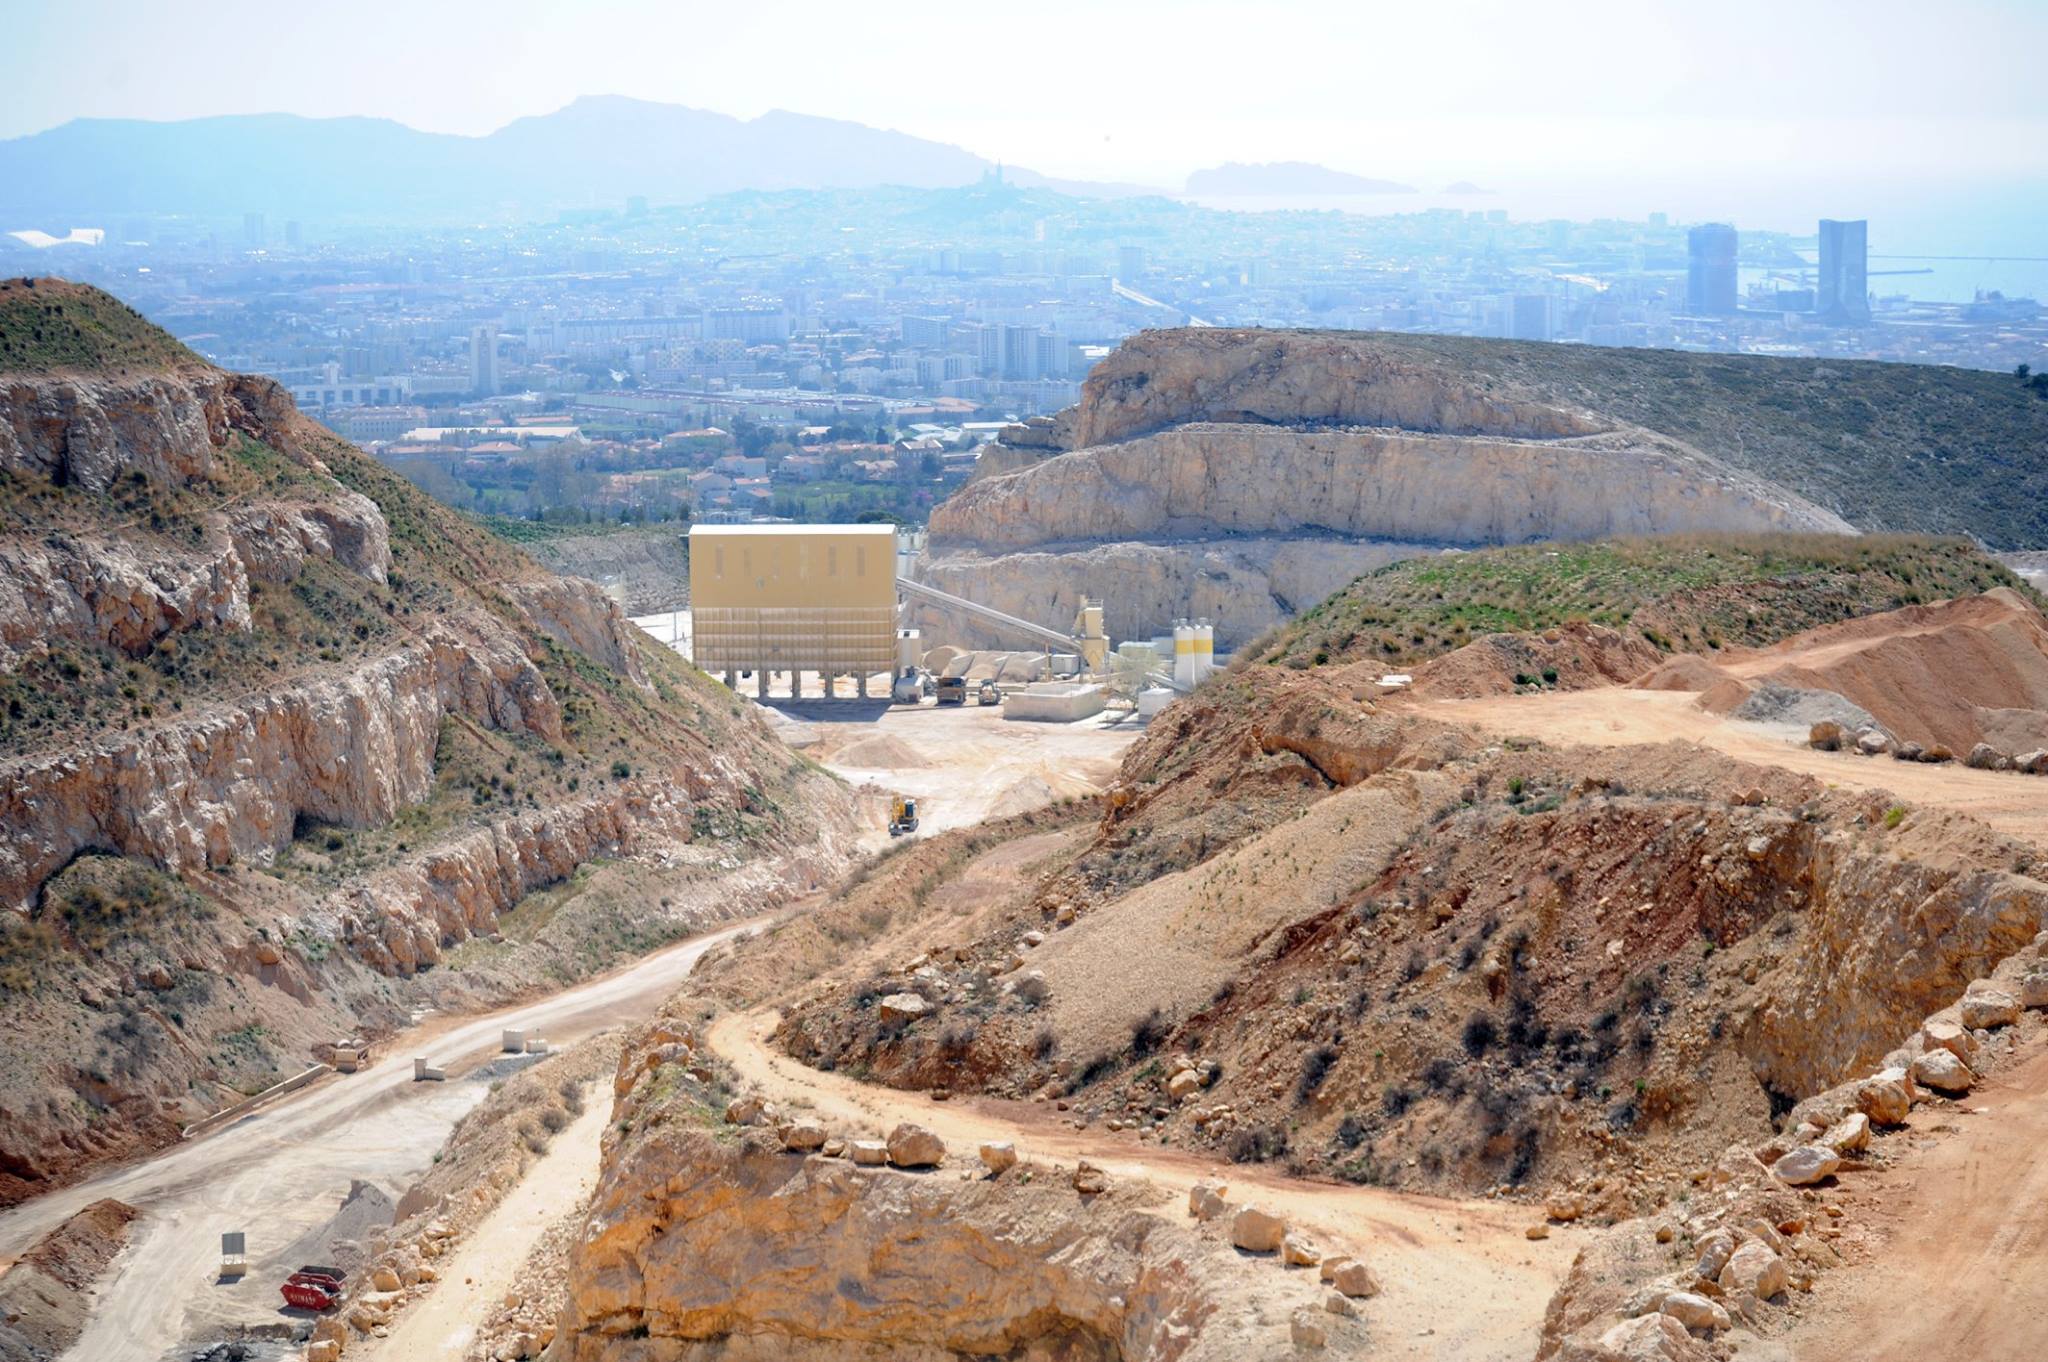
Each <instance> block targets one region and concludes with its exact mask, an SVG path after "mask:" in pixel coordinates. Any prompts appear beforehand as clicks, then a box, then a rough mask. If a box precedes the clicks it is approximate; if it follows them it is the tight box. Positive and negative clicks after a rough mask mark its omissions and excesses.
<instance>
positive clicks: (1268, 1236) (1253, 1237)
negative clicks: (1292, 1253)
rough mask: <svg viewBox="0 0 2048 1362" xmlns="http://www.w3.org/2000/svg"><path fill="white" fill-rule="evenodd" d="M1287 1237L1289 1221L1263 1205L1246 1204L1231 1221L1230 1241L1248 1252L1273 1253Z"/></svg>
mask: <svg viewBox="0 0 2048 1362" xmlns="http://www.w3.org/2000/svg"><path fill="white" fill-rule="evenodd" d="M1286 1237H1287V1222H1286V1221H1285V1220H1282V1219H1281V1218H1280V1217H1279V1216H1277V1215H1274V1214H1273V1213H1272V1212H1271V1211H1269V1210H1267V1209H1266V1208H1265V1207H1263V1206H1246V1207H1245V1208H1244V1209H1243V1210H1240V1211H1239V1212H1238V1213H1237V1215H1236V1217H1235V1218H1234V1219H1232V1220H1231V1222H1230V1242H1231V1243H1232V1244H1234V1245H1236V1246H1237V1247H1238V1248H1241V1249H1243V1250H1244V1251H1245V1252H1247V1253H1272V1252H1275V1251H1277V1250H1278V1249H1279V1247H1280V1242H1281V1240H1283V1239H1285V1238H1286Z"/></svg>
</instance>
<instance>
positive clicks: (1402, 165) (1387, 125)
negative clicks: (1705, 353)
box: [0, 0, 2048, 183]
mask: <svg viewBox="0 0 2048 1362" xmlns="http://www.w3.org/2000/svg"><path fill="white" fill-rule="evenodd" d="M8 8H9V9H10V10H13V11H14V12H13V13H11V14H10V15H9V16H8V17H7V19H6V20H5V23H4V32H5V35H6V41H5V44H4V50H0V71H4V83H0V137H5V136H17V135H20V134H23V133H29V132H34V131H37V130H39V129H42V128H46V127H51V126H54V125H55V124H58V123H61V122H63V121H65V120H66V119H70V118H74V117H80V116H92V115H99V116H126V117H138V118H186V117H193V116H196V115H203V114H219V113H251V112H275V111H284V112H291V113H301V114H310V115H334V114H370V115H380V116H384V117H389V118H395V119H398V120H399V121H401V122H404V123H409V124H411V125H413V126H415V127H419V128H427V129H432V130H435V131H442V132H456V133H472V134H473V133H484V132H488V131H490V130H491V129H493V128H495V127H497V126H499V125H501V124H503V123H504V122H506V121H508V120H510V119H513V118H516V117H519V116H521V115H524V114H534V113H545V112H547V111H549V110H551V109H555V108H559V107H560V106H561V105H563V104H565V103H567V102H568V101H569V100H571V99H573V98H574V97H576V96H577V95H580V94H605V93H615V94H625V95H634V96H639V97H642V98H646V99H658V100H667V101H672V102H675V103H682V104H691V105H695V106H697V107H700V108H709V109H717V110H720V111H722V112H726V113H732V114H737V115H741V116H752V115H755V114H758V113H761V112H763V111H765V110H767V109H771V108H786V109H794V110H798V111H801V112H804V113H815V114H824V115H830V116H835V117H843V118H850V119H855V120H858V121H860V122H864V123H871V124H875V125H879V126H885V127H895V128H900V129H903V130H904V131H907V132H914V133H917V134H919V135H922V136H927V137H933V138H937V139H940V140H943V141H949V142H955V143H958V144H960V145H962V146H965V147H967V148H969V149H970V150H973V151H976V152H978V153H980V154H982V155H985V156H989V157H996V158H1001V159H1004V160H1008V161H1011V162H1014V163H1017V164H1021V165H1028V166H1031V167H1032V168H1034V169H1037V170H1041V171H1044V172H1047V173H1050V174H1061V175H1072V176H1088V177H1095V178H1111V177H1115V178H1128V179H1137V180H1142V181H1147V182H1151V183H1171V182H1177V181H1178V180H1179V179H1180V178H1181V177H1182V176H1183V175H1185V174H1186V172H1187V171H1189V170H1191V169H1194V168H1196V167H1199V166H1204V165H1212V164H1215V163H1217V162H1219V161H1223V160H1275V159H1302V160H1313V161H1320V162H1323V163H1325V164H1329V165H1333V166H1336V167H1338V168H1340V169H1345V170H1351V171H1356V172H1360V173H1364V174H1379V175H1391V176H1397V177H1403V178H1412V179H1415V180H1417V181H1418V182H1440V181H1441V180H1444V179H1451V178H1461V177H1473V178H1486V177H1508V178H1514V179H1523V180H1526V179H1528V178H1530V177H1541V176H1549V175H1559V176H1569V177H1579V178H1584V177H1588V176H1602V177H1604V176H1611V175H1626V174H1630V173H1642V172H1645V171H1647V170H1649V169H1651V168H1658V169H1661V170H1663V171H1667V172H1668V171H1677V172H1680V173H1683V174H1685V175H1688V176H1699V175H1737V174H1742V175H1753V174H1760V173H1761V174H1772V173H1779V174H1783V175H1786V176H1790V175H1794V174H1797V173H1801V170H1802V167H1804V168H1808V169H1810V168H1811V167H1812V166H1814V165H1815V164H1816V162H1817V161H1820V160H1823V159H1827V158H1832V163H1833V164H1834V165H1836V166H1838V167H1839V168H1840V170H1841V171H1842V172H1843V174H1844V175H1845V176H1846V177H1849V178H1862V177H1882V176H1887V175H1915V174H1925V173H1930V172H1953V173H1954V174H1956V175H1959V176H1964V177H1977V176H1990V177H1996V178H1999V179H2006V180H2011V179H2016V178H2025V177H2028V176H2039V175H2041V174H2043V173H2048V136H2044V132H2048V112H2044V108H2043V101H2042V100H2041V98H2040V90H2041V77H2040V72H2041V65H2040V63H2041V60H2042V54H2043V53H2044V52H2048V0H1935V3H1927V0H1858V2H1856V3H1849V2H1847V0H1685V2H1684V3H1672V0H1550V3H1543V2H1542V0H1504V2H1502V3H1495V2H1494V0H1399V2H1398V3H1383V2H1381V0H1348V2H1336V3H1312V2H1310V0H1264V2H1263V3H1258V4H1250V3H1238V4H1221V3H1209V2H1208V0H1180V2H1179V3H1168V2H1167V0H1087V2H1086V3H1069V0H1017V2H1016V3H1007V4H991V3H988V2H987V0H981V2H980V3H972V2H971V0H970V2H969V3H963V2H962V0H946V3H927V0H884V3H881V4H870V5H860V4H849V3H845V0H832V2H830V3H811V2H809V0H802V2H798V0H790V2H788V3H776V2H775V0H752V2H751V3H749V0H725V2H724V3H719V4H698V3H693V2H692V0H664V2H662V3H644V4H643V3H613V4H599V3H586V4H573V3H560V2H559V0H557V2H555V3H547V2H544V0H493V2H492V3H488V4H474V3H466V2H465V3H439V2H437V0H407V2H406V3H391V2H390V0H351V2H350V3H345V4H340V5H296V4H279V3H276V0H262V2H261V3H256V2H253V0H209V2H208V3H205V4H203V5H201V4H194V3H191V2H190V0H171V2H170V3H165V0H63V2H62V3H51V2H49V0H25V3H17V4H14V5H10V6H9V7H8Z"/></svg>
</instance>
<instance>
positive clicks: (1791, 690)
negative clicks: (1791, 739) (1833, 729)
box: [1729, 681, 1884, 733]
mask: <svg viewBox="0 0 2048 1362" xmlns="http://www.w3.org/2000/svg"><path fill="white" fill-rule="evenodd" d="M1729 716H1730V717H1731V718H1736V719H1747V720H1749V721H1750V722H1751V723H1760V724H1797V725H1798V726H1799V727H1801V728H1810V727H1812V726H1813V725H1814V724H1817V723H1824V722H1833V723H1838V724H1840V725H1841V726H1842V727H1843V728H1844V729H1846V730H1847V731H1848V732H1851V733H1854V732H1856V731H1857V730H1858V729H1862V728H1876V729H1883V728H1884V725H1883V724H1880V723H1879V722H1878V721H1877V720H1876V719H1875V718H1873V717H1872V716H1871V713H1870V711H1869V710H1867V709H1865V708H1863V706H1861V705H1859V704H1857V703H1856V702H1855V701H1853V700H1851V699H1849V698H1848V697H1847V696H1845V695H1837V694H1836V693H1835V692H1833V691H1831V690H1810V689H1808V688H1806V687H1804V686H1788V685H1786V684H1785V683H1784V682H1782V681H1760V682H1758V683H1757V686H1756V688H1755V689H1754V690H1752V691H1750V693H1749V695H1748V696H1747V697H1746V698H1744V700H1743V701H1742V703H1741V704H1739V705H1737V706H1736V707H1735V708H1734V709H1732V710H1730V711H1729Z"/></svg>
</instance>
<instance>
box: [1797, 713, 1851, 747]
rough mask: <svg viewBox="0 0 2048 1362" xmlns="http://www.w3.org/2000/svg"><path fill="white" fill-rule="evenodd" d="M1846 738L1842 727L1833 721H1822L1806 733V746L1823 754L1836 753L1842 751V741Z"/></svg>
mask: <svg viewBox="0 0 2048 1362" xmlns="http://www.w3.org/2000/svg"><path fill="white" fill-rule="evenodd" d="M1846 736H1847V735H1846V734H1845V733H1843V731H1842V726H1841V725H1840V724H1838V723H1836V722H1835V721H1834V720H1833V719H1822V720H1821V721H1820V722H1819V723H1817V724H1815V725H1814V726H1813V727H1812V728H1810V729H1808V730H1807V731H1806V744H1807V746H1809V747H1815V748H1819V749H1820V750H1821V751H1823V752H1835V751H1839V750H1840V749H1841V746H1842V739H1843V738H1844V737H1846Z"/></svg>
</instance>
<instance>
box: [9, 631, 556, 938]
mask: <svg viewBox="0 0 2048 1362" xmlns="http://www.w3.org/2000/svg"><path fill="white" fill-rule="evenodd" d="M450 712H458V713H462V714H466V715H468V716H469V717H471V718H473V719H475V720H477V721H478V722H480V723H485V724H488V725H490V726H492V727H496V728H502V729H509V730H514V731H519V732H526V733H531V734H533V735H535V736H536V737H540V738H542V739H544V740H548V741H554V740H557V739H559V738H560V736H561V712H560V706H559V704H558V702H557V700H556V698H555V696H554V695H553V693H552V692H550V691H549V689H548V687H547V683H546V682H545V681H544V680H543V679H542V678H541V675H540V673H539V671H538V670H537V669H536V668H535V667H534V665H533V663H532V662H531V661H530V660H528V658H527V656H526V652H525V649H524V647H523V646H522V645H521V643H520V641H519V640H518V638H517V637H516V636H514V635H513V634H512V633H511V631H510V630H508V629H506V628H505V627H504V626H503V625H502V624H500V623H498V622H497V621H496V620H495V619H492V618H491V617H489V616H485V615H482V614H480V613H476V612H472V613H469V614H466V615H462V616H452V617H449V618H447V619H446V620H444V621H442V622H440V623H438V624H436V625H435V626H434V627H433V628H431V629H430V630H429V631H427V632H426V633H425V634H424V635H423V636H422V637H420V638H419V639H417V640H416V641H414V642H412V643H409V644H407V645H406V646H404V647H402V648H400V649H398V650H397V651H395V652H393V653H389V654H387V655H385V656H383V657H380V658H376V659H374V660H372V661H370V662H369V663H367V664H365V665H363V666H360V667H358V668H356V669H354V670H351V671H347V672H342V673H339V674H335V675H315V676H312V677H310V678H308V679H305V680H302V681H299V682H297V683H295V684H293V685H291V686H289V687H287V688H285V689H283V690H280V691H278V692H276V693H274V694H267V695H266V694H258V695H251V696H247V697H244V698H242V699H240V700H237V701H229V702H224V703H221V704H219V705H217V706H215V707H214V708H212V709H211V710H210V711H208V712H206V713H203V714H198V715H193V716H191V717H188V718H184V719H181V720H179V721H178V722H175V723H169V724H164V725H160V726H158V727H155V728H149V729H143V730H139V731H129V732H119V733H109V734H106V735H104V736H103V737H101V738H100V739H98V740H97V741H95V742H94V743H92V744H91V745H89V746H86V747H84V748H82V749H78V750H75V751H70V752H65V753H61V754H58V755H51V756H36V757H26V758H20V759H17V760H14V761H11V762H7V763H5V764H0V824H4V825H5V826H6V827H7V829H8V830H9V837H8V839H7V841H6V843H5V845H4V846H0V902H5V903H7V904H9V905H12V906H14V907H16V908H18V909H19V908H25V907H26V906H27V905H28V903H29V902H30V901H31V899H32V898H33V896H34V894H35V892H36V890H37V888H38V887H39V886H40V885H41V884H42V882H43V880H44V879H46V878H48V876H49V875H50V874H51V873H53V872H54V871H56V870H57V869H59V868H60V867H62V866H63V865H65V864H66V863H67V862H69V861H70V860H71V859H72V858H73V857H74V856H77V855H78V854H79V853H80V852H83V851H111V852H115V853H118V854H120V855H123V856H133V857H137V858H140V859H143V860H147V861H151V862H153V863H155V864H156V865H158V866H160V867H162V868H164V869H167V870H174V871H183V870H195V869H202V868H207V867H217V866H222V865H226V864H228V863H229V862H231V861H233V860H235V859H236V858H238V857H249V856H262V855H267V854H269V853H270V852H272V851H275V850H276V849H277V848H278V847H281V846H283V845H284V843H285V842H287V841H288V840H290V838H291V834H292V828H293V825H294V822H295V821H296V820H297V819H298V818H299V817H300V816H301V815H305V816H308V817H311V818H316V819H319V820H321V821H323V822H330V823H340V824H344V825H350V826H363V825H367V824H372V823H380V822H383V821H385V820H387V819H389V818H390V817H392V815H394V814H395V813H397V812H398V810H399V809H400V808H402V807H403V806H405V805H406V804H410V803H416V802H417V801H419V800H420V799H422V798H424V797H425V795H426V793H427V790H428V788H429V787H430V786H431V784H432V782H433V769H434V768H433V759H434V747H435V742H436V739H437V737H438V735H439V732H440V726H441V719H442V717H443V716H444V715H446V714H448V713H450Z"/></svg>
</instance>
